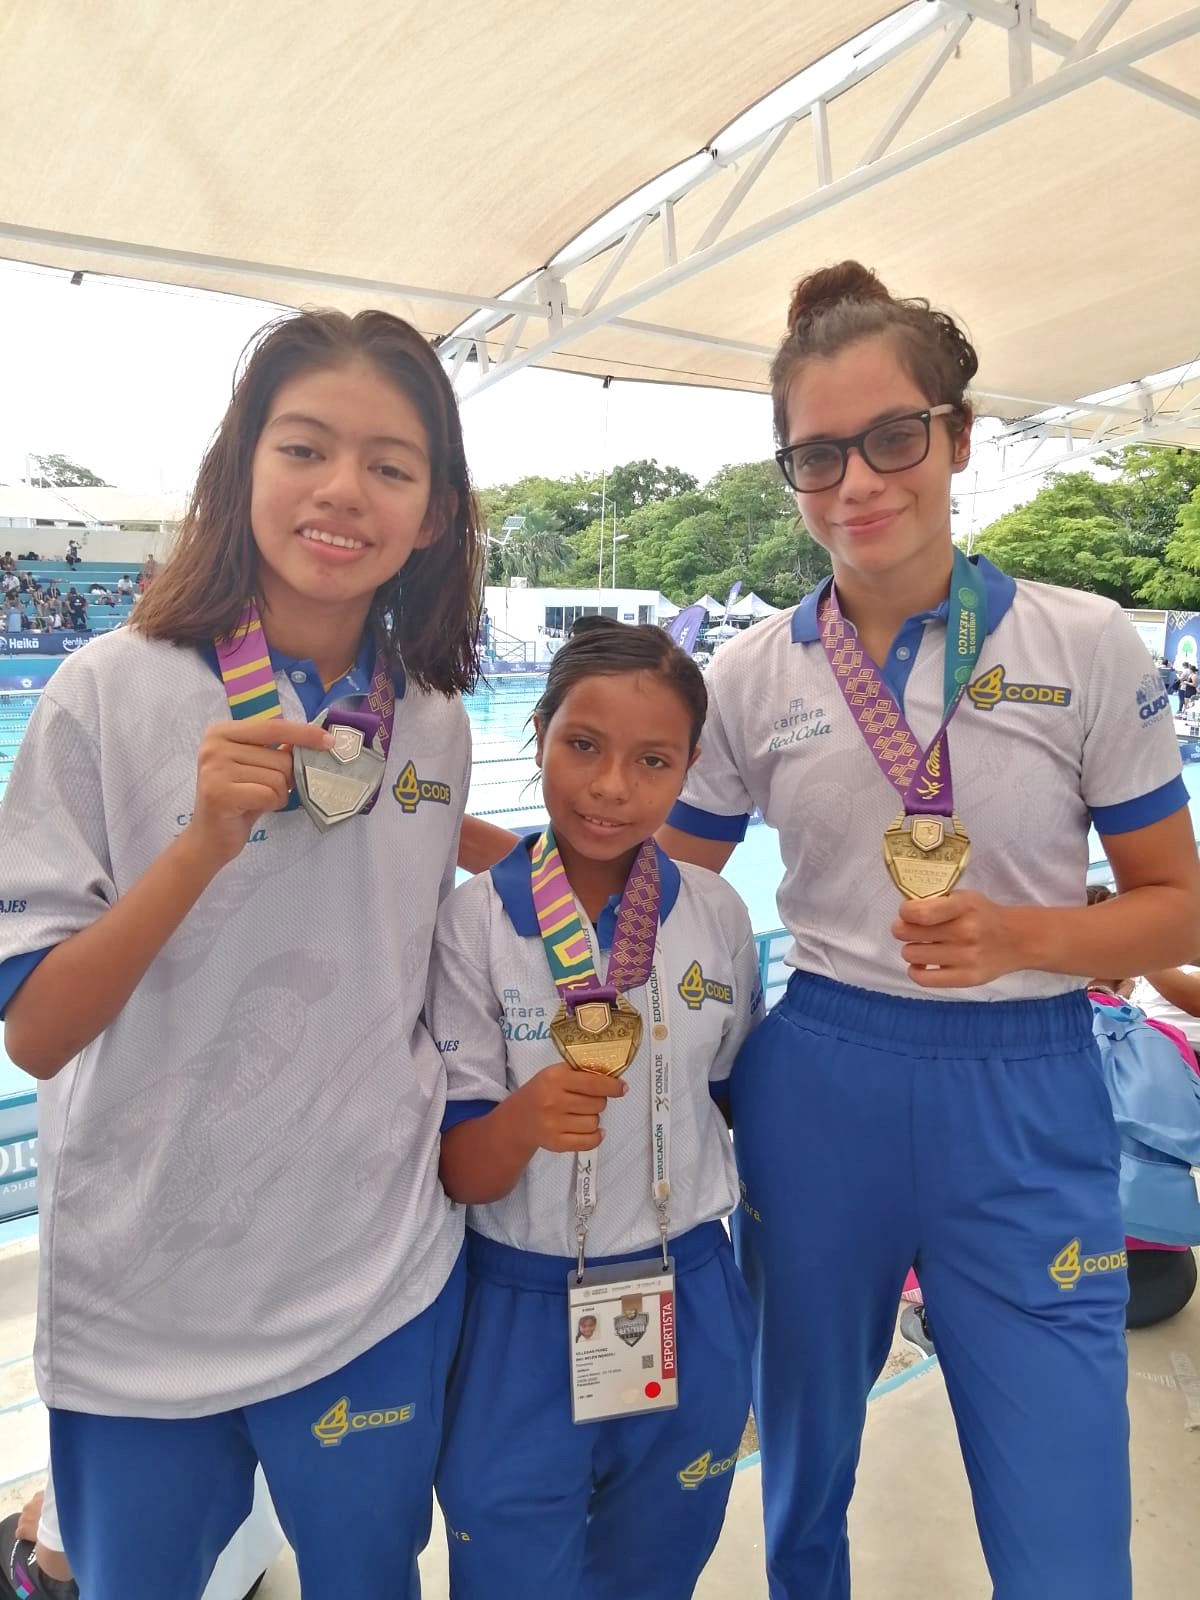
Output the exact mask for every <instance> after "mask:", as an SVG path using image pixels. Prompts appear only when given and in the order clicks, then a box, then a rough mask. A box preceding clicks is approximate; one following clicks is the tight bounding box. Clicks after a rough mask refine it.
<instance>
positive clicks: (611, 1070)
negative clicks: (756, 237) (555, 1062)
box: [550, 994, 642, 1078]
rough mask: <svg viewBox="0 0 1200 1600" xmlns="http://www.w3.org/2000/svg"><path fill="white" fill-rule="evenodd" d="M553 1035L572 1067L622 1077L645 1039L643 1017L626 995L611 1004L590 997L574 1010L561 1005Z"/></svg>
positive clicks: (552, 1024)
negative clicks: (643, 1035) (643, 1037)
mask: <svg viewBox="0 0 1200 1600" xmlns="http://www.w3.org/2000/svg"><path fill="white" fill-rule="evenodd" d="M550 1037H551V1038H552V1039H553V1040H554V1043H555V1044H556V1045H557V1046H558V1050H559V1054H560V1055H561V1056H562V1058H563V1060H564V1061H566V1062H568V1063H569V1065H571V1066H572V1067H577V1068H578V1069H579V1070H580V1071H581V1072H603V1073H605V1074H607V1076H608V1077H610V1078H619V1077H620V1076H621V1074H622V1073H623V1072H624V1071H625V1068H626V1067H627V1066H628V1065H629V1063H630V1062H631V1061H632V1060H633V1058H634V1056H635V1055H636V1054H637V1048H638V1045H639V1044H641V1042H642V1019H641V1017H640V1016H639V1015H638V1013H637V1012H636V1011H635V1010H634V1008H633V1007H632V1006H631V1005H630V1004H629V1001H628V1000H626V998H625V996H624V995H623V994H621V995H618V996H617V999H616V1002H615V1004H611V1005H610V1004H609V1002H608V1001H607V1000H586V1001H584V1002H583V1004H582V1005H578V1006H576V1007H575V1009H574V1011H573V1012H571V1011H568V1009H567V1007H566V1006H565V1005H560V1006H559V1008H558V1012H557V1015H556V1016H555V1018H554V1021H553V1022H552V1023H551V1024H550Z"/></svg>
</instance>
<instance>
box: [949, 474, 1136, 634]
mask: <svg viewBox="0 0 1200 1600" xmlns="http://www.w3.org/2000/svg"><path fill="white" fill-rule="evenodd" d="M1123 509H1124V508H1123V504H1122V495H1121V491H1120V490H1119V488H1118V487H1117V486H1116V485H1114V484H1110V483H1102V482H1101V481H1100V480H1099V479H1098V478H1093V477H1092V476H1091V474H1090V473H1086V472H1070V473H1054V474H1051V475H1050V477H1049V478H1048V480H1047V482H1046V484H1045V485H1044V487H1043V488H1041V489H1040V490H1039V491H1038V493H1037V494H1036V495H1035V496H1034V497H1033V499H1032V500H1031V501H1029V503H1028V504H1027V505H1023V506H1018V507H1017V508H1016V510H1015V511H1009V512H1006V513H1005V515H1004V516H1002V517H998V518H997V519H996V521H995V522H993V523H990V524H989V525H988V527H986V528H985V529H984V530H983V532H982V533H981V534H980V536H979V539H978V541H977V548H978V549H979V550H980V551H981V553H982V554H984V555H986V556H988V557H989V558H990V559H991V560H993V561H995V563H996V564H997V566H1000V567H1003V568H1004V570H1005V572H1009V573H1011V574H1012V576H1013V577H1014V578H1034V579H1037V580H1038V581H1039V582H1042V583H1057V584H1061V585H1063V586H1065V587H1066V588H1069V589H1087V590H1090V591H1091V592H1092V593H1094V594H1103V595H1108V596H1109V597H1110V598H1111V599H1113V600H1117V601H1119V602H1120V603H1121V604H1122V605H1130V604H1132V603H1133V586H1134V576H1133V570H1132V560H1131V557H1130V555H1129V541H1128V528H1127V524H1126V522H1125V519H1124V517H1123V515H1122V512H1123Z"/></svg>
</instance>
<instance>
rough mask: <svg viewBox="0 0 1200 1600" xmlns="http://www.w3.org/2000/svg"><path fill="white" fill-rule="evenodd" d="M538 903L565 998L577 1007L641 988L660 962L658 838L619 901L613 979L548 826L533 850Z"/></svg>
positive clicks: (640, 857) (645, 849)
mask: <svg viewBox="0 0 1200 1600" xmlns="http://www.w3.org/2000/svg"><path fill="white" fill-rule="evenodd" d="M530 861H531V863H532V866H533V874H532V877H531V879H530V883H531V886H532V889H533V908H534V910H535V911H536V913H537V920H538V929H539V931H540V933H541V935H542V944H543V946H544V947H545V951H546V960H547V962H548V963H549V966H550V976H551V977H552V978H553V979H554V987H555V988H556V989H557V990H558V993H559V998H560V999H561V1000H562V1001H563V1003H564V1004H565V1005H567V1006H569V1007H570V1008H571V1009H572V1010H574V1009H575V1008H576V1007H577V1006H578V1005H580V1004H582V1003H583V1002H584V1001H587V1000H604V1001H607V1002H609V1003H610V1004H611V1003H612V1002H613V1001H614V1000H615V999H616V998H617V996H618V994H623V993H624V992H625V991H626V990H627V989H640V988H641V987H642V986H643V984H644V983H645V982H646V979H647V978H648V977H649V976H650V968H651V967H652V966H653V965H654V943H655V940H656V939H657V938H658V915H659V907H660V904H661V901H662V885H661V884H660V882H659V876H658V857H657V856H656V855H655V853H654V842H653V840H651V839H647V840H646V841H645V842H644V844H643V845H642V846H641V848H640V849H639V851H638V853H637V855H636V856H635V857H634V862H633V866H632V867H631V868H630V871H629V877H628V878H627V879H626V880H625V892H624V893H623V894H622V896H621V903H620V905H619V906H618V907H617V926H616V931H615V933H614V934H613V942H612V953H611V954H610V956H609V961H608V982H607V983H606V984H601V983H600V981H599V979H598V978H597V975H596V964H595V962H594V961H593V960H592V946H591V942H590V941H589V939H588V936H587V934H586V933H585V932H584V931H583V921H582V919H581V918H580V915H579V907H578V906H577V905H576V903H575V891H574V890H573V889H572V888H571V885H570V883H569V882H568V880H567V874H566V870H565V868H564V867H563V864H562V857H561V856H560V855H559V853H558V846H557V845H556V844H555V842H554V833H553V831H552V829H550V828H547V829H546V831H545V832H544V833H543V834H542V836H541V838H540V839H538V840H537V841H536V842H535V844H534V846H533V849H532V851H531V852H530Z"/></svg>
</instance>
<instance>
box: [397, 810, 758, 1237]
mask: <svg viewBox="0 0 1200 1600" xmlns="http://www.w3.org/2000/svg"><path fill="white" fill-rule="evenodd" d="M529 843H530V841H528V840H524V841H522V842H521V843H520V844H518V845H517V846H516V848H515V849H514V850H513V851H512V852H511V853H510V854H509V855H507V856H506V857H505V858H504V860H503V861H501V862H499V863H498V864H497V865H496V866H495V867H493V868H492V870H491V871H490V872H487V873H482V874H481V875H480V876H479V877H477V878H473V879H472V880H471V881H470V882H469V883H464V884H463V885H462V886H461V887H460V888H458V889H456V890H455V891H454V893H453V894H452V895H451V896H450V897H449V899H448V900H447V901H446V903H445V905H444V906H443V907H442V910H441V914H440V915H439V917H438V927H437V937H436V940H435V942H434V951H433V958H432V960H431V962H430V969H429V997H428V1001H427V1004H426V1008H425V1015H426V1018H427V1020H428V1023H429V1028H430V1031H431V1032H432V1034H433V1036H434V1038H435V1039H436V1040H437V1045H438V1049H439V1050H440V1051H441V1052H442V1060H443V1061H444V1062H445V1065H446V1076H447V1079H448V1081H449V1088H448V1104H447V1107H446V1124H445V1125H446V1126H447V1127H452V1126H453V1125H454V1124H455V1123H456V1122H461V1121H464V1120H466V1119H467V1118H468V1117H474V1116H482V1115H485V1114H486V1113H487V1112H489V1111H491V1110H492V1109H493V1108H494V1107H495V1105H496V1104H497V1103H498V1102H499V1101H501V1100H503V1099H504V1098H505V1096H506V1095H508V1094H511V1093H512V1091H513V1090H514V1089H517V1088H519V1087H520V1086H521V1085H522V1084H524V1083H528V1082H529V1080H530V1078H532V1077H534V1076H535V1074H537V1073H538V1072H540V1071H541V1070H542V1068H543V1067H548V1066H551V1065H552V1064H553V1063H554V1062H556V1061H559V1060H560V1059H561V1057H560V1056H559V1054H558V1051H557V1050H556V1049H555V1047H554V1044H553V1041H552V1040H551V1038H550V1026H549V1025H550V1022H551V1020H552V1019H553V1017H554V1014H555V1012H556V1011H557V1010H558V1004H559V1000H558V993H557V991H556V989H555V987H554V984H553V982H552V980H551V977H550V969H549V966H548V965H547V962H546V952H545V949H544V947H543V945H542V940H541V936H540V934H539V932H538V926H537V916H536V914H535V912H534V908H533V893H532V890H531V888H530V882H529V875H530V863H529V850H528V845H529ZM659 870H660V873H661V876H662V885H663V901H662V913H661V922H660V927H659V937H658V947H657V953H656V957H655V961H656V964H657V967H658V972H659V976H660V980H661V984H662V993H663V998H664V1001H665V1005H666V1011H667V1026H668V1028H669V1030H670V1035H669V1037H670V1045H671V1079H672V1081H671V1096H670V1099H671V1130H670V1137H671V1170H670V1182H671V1204H670V1227H671V1235H672V1237H674V1236H676V1235H678V1234H681V1233H685V1232H686V1231H687V1230H688V1229H689V1228H694V1227H697V1226H698V1225H699V1224H700V1223H702V1222H709V1221H712V1220H713V1219H715V1218H718V1217H724V1216H727V1215H728V1214H729V1212H730V1211H732V1210H733V1207H734V1205H735V1204H736V1202H737V1192H738V1190H737V1175H736V1172H735V1169H734V1164H733V1155H732V1151H731V1147H730V1142H729V1131H728V1129H727V1127H726V1125H725V1120H724V1118H723V1117H722V1115H721V1113H720V1111H719V1110H718V1108H717V1106H716V1104H715V1103H714V1100H713V1094H712V1086H713V1085H716V1086H718V1092H719V1088H720V1087H721V1086H723V1085H724V1082H725V1080H726V1079H727V1078H728V1076H729V1071H730V1068H731V1066H732V1064H733V1058H734V1056H735V1055H736V1054H737V1050H738V1046H739V1045H740V1044H741V1043H742V1041H743V1039H744V1038H745V1037H746V1034H747V1033H748V1032H749V1030H750V1028H751V1027H752V1026H753V1025H754V1023H755V1022H757V1021H758V1020H759V1018H760V1017H761V1015H762V985H761V983H760V982H759V973H758V955H757V948H756V946H755V942H754V935H753V932H752V930H751V927H750V919H749V917H748V916H747V914H746V908H745V906H744V905H743V904H742V902H741V900H740V899H739V898H738V896H737V894H736V893H735V892H734V890H733V889H732V888H731V887H730V886H729V884H727V883H726V882H725V881H724V879H722V878H719V877H718V876H717V875H716V873H713V872H708V871H706V870H704V869H703V868H701V867H693V866H688V865H682V866H676V865H675V863H674V862H672V861H669V860H668V859H667V857H666V856H664V855H663V854H662V852H661V851H660V852H659ZM616 903H617V902H616V898H615V897H614V899H613V901H612V902H610V904H609V906H608V907H607V908H606V909H605V911H604V912H602V913H601V916H600V921H599V923H598V924H597V929H596V935H597V942H598V944H599V946H600V950H601V959H602V963H603V966H604V968H605V970H607V966H608V963H607V959H606V958H605V957H604V954H603V952H604V951H606V950H607V949H608V947H609V945H610V944H611V942H612V935H613V931H614V927H615V908H616ZM580 915H581V916H584V915H585V913H583V912H582V911H581V913H580ZM628 998H629V1000H630V1001H631V1003H632V1004H633V1005H634V1006H635V1007H636V1008H637V1009H638V1010H639V1011H640V1012H641V1014H642V1018H643V1020H644V1022H645V1020H646V1019H648V1017H649V1015H650V1011H649V1002H648V997H647V993H646V990H645V988H642V989H633V990H631V991H630V992H629V997H628ZM649 1057H650V1038H649V1024H648V1022H646V1026H645V1028H644V1031H643V1035H642V1043H641V1045H640V1047H639V1049H638V1053H637V1055H636V1056H635V1057H634V1059H633V1061H632V1063H631V1064H630V1066H629V1068H628V1070H627V1071H626V1073H625V1082H626V1083H627V1084H628V1086H629V1087H628V1089H627V1091H626V1093H625V1094H624V1095H623V1096H622V1097H621V1098H620V1099H618V1100H610V1101H608V1102H606V1104H605V1107H604V1113H603V1125H604V1142H603V1145H602V1146H601V1147H600V1149H599V1150H598V1152H597V1160H598V1178H597V1195H598V1203H597V1207H596V1212H595V1215H594V1216H593V1218H592V1221H591V1225H590V1227H589V1230H588V1239H587V1253H588V1256H589V1257H590V1258H595V1257H596V1256H615V1255H628V1254H630V1253H631V1252H633V1251H636V1250H644V1249H648V1248H650V1247H652V1246H653V1245H655V1244H657V1242H658V1237H659V1231H658V1219H657V1215H656V1213H655V1210H654V1203H653V1201H652V1199H651V1197H650V1139H651V1135H650V1065H649ZM467 1220H468V1223H469V1225H470V1226H471V1227H472V1228H475V1229H476V1230H477V1231H478V1232H479V1233H482V1234H485V1235H486V1236H487V1237H488V1238H489V1239H494V1240H497V1241H498V1242H499V1243H501V1244H507V1245H512V1246H513V1247H515V1248H516V1249H518V1250H530V1251H534V1252H537V1253H538V1254H541V1255H553V1256H571V1257H573V1256H574V1255H575V1243H576V1241H575V1158H574V1156H572V1155H570V1154H557V1153H554V1152H552V1151H548V1150H539V1151H538V1152H537V1153H536V1154H535V1155H534V1157H533V1160H532V1161H531V1162H530V1163H529V1165H528V1166H527V1167H526V1168H525V1171H524V1172H523V1173H522V1174H521V1177H520V1178H519V1179H518V1181H517V1185H516V1187H515V1188H514V1189H513V1191H512V1193H511V1194H509V1195H507V1196H505V1198H504V1199H502V1200H497V1201H495V1202H494V1203H493V1204H492V1205H487V1206H472V1207H471V1208H470V1211H469V1213H468V1219H467Z"/></svg>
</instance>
